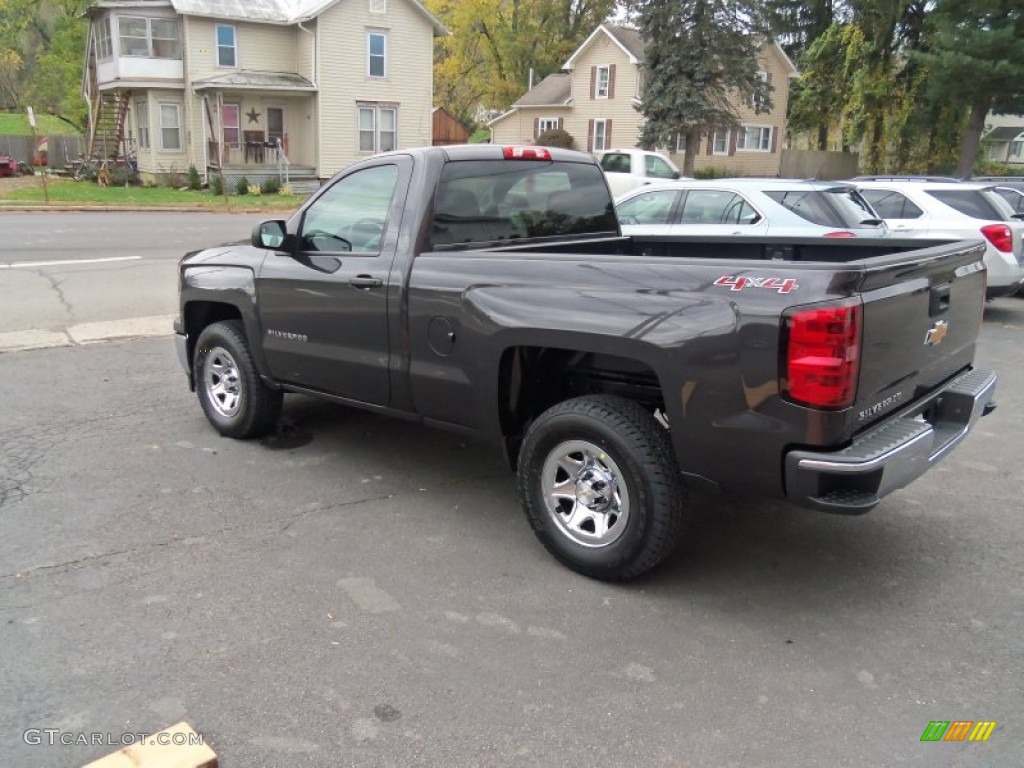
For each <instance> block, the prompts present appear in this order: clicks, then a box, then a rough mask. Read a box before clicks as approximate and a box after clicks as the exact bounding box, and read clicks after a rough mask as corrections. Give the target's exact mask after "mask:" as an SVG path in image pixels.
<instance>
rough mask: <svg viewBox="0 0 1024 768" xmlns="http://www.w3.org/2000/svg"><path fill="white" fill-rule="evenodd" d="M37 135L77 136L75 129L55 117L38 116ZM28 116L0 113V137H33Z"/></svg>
mask: <svg viewBox="0 0 1024 768" xmlns="http://www.w3.org/2000/svg"><path fill="white" fill-rule="evenodd" d="M36 126H37V127H36V133H38V134H39V135H40V136H66V135H68V134H76V133H78V131H76V130H75V129H74V128H72V127H71V126H70V125H68V124H67V123H65V122H64V121H63V120H60V119H58V118H56V117H54V116H53V115H40V114H38V113H37V114H36ZM31 135H32V128H31V127H30V126H29V124H28V115H26V114H25V113H24V112H14V113H7V114H3V113H0V136H31Z"/></svg>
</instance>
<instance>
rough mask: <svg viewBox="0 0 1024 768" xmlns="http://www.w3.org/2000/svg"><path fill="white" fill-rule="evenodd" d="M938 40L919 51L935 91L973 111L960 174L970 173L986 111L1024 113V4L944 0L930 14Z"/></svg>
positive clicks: (1000, 0)
mask: <svg viewBox="0 0 1024 768" xmlns="http://www.w3.org/2000/svg"><path fill="white" fill-rule="evenodd" d="M927 24H928V27H929V29H930V30H931V32H932V34H933V44H932V47H931V49H930V50H929V51H928V52H926V53H921V54H919V57H920V59H921V60H922V61H923V62H924V63H925V65H926V66H927V67H928V70H929V73H930V84H931V88H932V91H933V93H934V94H935V95H936V96H937V97H938V98H939V99H941V100H945V101H949V102H953V103H956V104H959V105H961V106H962V107H963V108H964V109H965V111H967V110H969V111H970V118H969V120H968V123H967V130H966V131H965V133H964V136H963V140H962V142H961V145H960V161H959V164H958V165H957V169H956V173H957V175H958V176H969V175H970V174H971V170H972V169H973V167H974V161H975V160H976V158H977V155H978V146H979V143H980V139H981V132H982V130H983V129H984V127H985V115H987V114H988V112H989V111H990V110H994V111H996V112H1012V113H1020V112H1021V111H1024V43H1022V40H1024V3H1021V0H939V1H938V3H937V4H936V7H935V9H934V10H933V11H932V12H931V13H930V14H929V15H928V19H927Z"/></svg>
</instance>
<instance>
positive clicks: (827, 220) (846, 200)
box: [765, 187, 878, 229]
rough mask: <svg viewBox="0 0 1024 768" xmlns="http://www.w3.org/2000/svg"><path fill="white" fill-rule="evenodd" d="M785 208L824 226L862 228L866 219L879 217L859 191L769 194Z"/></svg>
mask: <svg viewBox="0 0 1024 768" xmlns="http://www.w3.org/2000/svg"><path fill="white" fill-rule="evenodd" d="M765 194H766V195H767V196H768V197H770V198H771V199H772V200H774V201H775V202H777V203H778V204H779V205H781V206H782V207H783V208H785V209H787V210H789V211H792V212H793V213H795V214H796V215H797V216H799V217H800V218H802V219H805V220H806V221H809V222H811V223H813V224H818V225H819V226H822V227H843V228H846V229H858V228H861V227H864V226H867V225H865V224H864V222H865V220H868V219H878V215H877V214H876V213H875V211H874V210H873V209H872V208H871V206H870V205H869V204H868V202H867V200H865V199H864V198H863V197H861V195H860V193H859V192H857V190H855V189H850V188H847V187H835V188H833V189H827V190H820V189H817V190H803V189H800V190H789V191H766V192H765Z"/></svg>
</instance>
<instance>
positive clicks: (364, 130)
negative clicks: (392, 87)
mask: <svg viewBox="0 0 1024 768" xmlns="http://www.w3.org/2000/svg"><path fill="white" fill-rule="evenodd" d="M397 148H398V110H397V109H396V108H395V107H383V106H380V105H378V104H363V105H360V107H359V151H360V152H390V151H391V150H393V149H397Z"/></svg>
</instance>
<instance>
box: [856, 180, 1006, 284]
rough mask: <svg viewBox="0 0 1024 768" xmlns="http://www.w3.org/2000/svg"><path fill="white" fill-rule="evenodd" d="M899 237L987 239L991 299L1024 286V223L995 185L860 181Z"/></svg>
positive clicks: (862, 188) (869, 197)
mask: <svg viewBox="0 0 1024 768" xmlns="http://www.w3.org/2000/svg"><path fill="white" fill-rule="evenodd" d="M856 184H857V189H859V190H860V193H861V194H862V195H863V196H864V197H865V198H867V200H868V202H870V203H871V205H872V207H874V209H875V210H876V211H878V213H879V214H880V215H881V216H882V218H884V219H885V221H886V223H887V224H888V225H889V230H890V231H891V232H892V233H893V235H895V236H897V237H927V238H934V239H958V240H969V239H975V240H984V242H985V246H986V250H985V266H986V267H987V268H988V295H989V297H993V296H1002V295H1006V294H1010V293H1014V292H1015V291H1016V290H1017V289H1018V287H1019V286H1021V285H1022V284H1024V263H1022V262H1024V222H1022V221H1020V220H1019V219H1016V218H1014V216H1015V211H1014V210H1013V208H1012V207H1011V205H1010V204H1009V203H1008V202H1007V201H1006V200H1005V199H1004V198H1003V197H1002V196H1001V195H1000V194H999V192H998V191H997V190H996V189H995V188H994V186H993V185H992V184H988V183H985V184H973V183H960V184H957V183H952V184H942V183H935V182H926V183H921V182H911V181H858V182H856Z"/></svg>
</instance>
